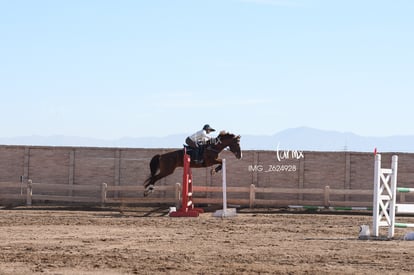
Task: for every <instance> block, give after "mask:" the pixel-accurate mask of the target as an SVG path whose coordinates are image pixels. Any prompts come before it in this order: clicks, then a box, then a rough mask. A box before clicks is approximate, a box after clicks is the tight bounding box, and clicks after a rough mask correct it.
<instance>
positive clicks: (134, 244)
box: [0, 207, 414, 274]
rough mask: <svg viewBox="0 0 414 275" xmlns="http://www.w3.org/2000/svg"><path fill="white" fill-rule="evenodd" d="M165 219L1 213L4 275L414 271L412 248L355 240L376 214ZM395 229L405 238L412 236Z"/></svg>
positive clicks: (112, 212)
mask: <svg viewBox="0 0 414 275" xmlns="http://www.w3.org/2000/svg"><path fill="white" fill-rule="evenodd" d="M167 212H168V211H167V209H152V208H125V207H122V208H121V207H118V208H106V209H102V210H99V209H95V210H94V211H93V210H89V211H81V210H76V209H75V210H74V209H67V208H66V209H64V210H60V209H48V208H45V209H25V208H17V209H13V210H4V209H3V210H0V274H33V273H42V274H375V273H381V274H404V273H407V274H409V273H411V274H413V273H414V263H413V260H412V259H413V258H414V242H410V241H403V240H392V241H378V240H377V241H374V240H369V241H361V240H358V232H359V225H361V224H369V225H370V224H371V217H370V216H369V214H365V215H343V214H341V215H338V214H335V213H322V214H321V213H319V214H318V213H306V214H303V213H297V212H286V211H280V210H263V211H257V210H256V211H251V210H241V211H239V213H238V215H237V217H234V218H227V219H221V218H214V217H212V214H211V213H204V214H202V215H201V216H200V217H198V218H170V217H168V216H167ZM410 220H411V222H414V218H405V221H410ZM396 232H397V236H396V237H397V238H401V237H402V236H403V235H404V233H405V232H407V231H404V230H400V229H398V230H397V231H396ZM384 234H385V232H384Z"/></svg>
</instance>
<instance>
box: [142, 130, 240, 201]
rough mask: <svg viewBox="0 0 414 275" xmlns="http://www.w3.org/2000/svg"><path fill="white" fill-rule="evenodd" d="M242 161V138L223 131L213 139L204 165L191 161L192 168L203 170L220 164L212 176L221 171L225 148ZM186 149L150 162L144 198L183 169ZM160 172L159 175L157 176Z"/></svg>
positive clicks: (206, 153) (204, 155)
mask: <svg viewBox="0 0 414 275" xmlns="http://www.w3.org/2000/svg"><path fill="white" fill-rule="evenodd" d="M227 147H228V148H229V149H230V151H231V152H232V153H233V154H234V155H235V156H236V158H238V159H241V157H242V153H241V149H240V136H236V135H234V134H230V133H228V132H224V131H221V132H220V134H219V135H218V136H217V137H216V138H213V139H212V140H211V141H210V142H209V144H208V145H206V148H205V150H204V152H203V159H204V162H203V163H194V162H193V161H191V163H190V167H194V168H201V167H209V166H212V165H215V164H218V166H217V167H215V168H212V169H211V174H214V173H217V172H219V171H220V170H221V168H222V167H221V164H222V160H221V159H219V158H218V156H219V154H220V152H221V151H223V150H224V149H225V148H227ZM183 158H184V149H182V150H177V151H172V152H169V153H165V154H162V155H155V156H154V157H153V158H152V159H151V162H150V169H151V176H150V177H149V178H148V179H147V180H146V181H145V183H144V186H145V191H144V197H146V196H148V195H149V194H150V193H152V192H153V191H154V184H155V182H156V181H158V180H160V179H162V178H164V177H166V176H168V175H171V174H172V173H173V172H174V170H175V168H177V167H183ZM157 172H158V174H157Z"/></svg>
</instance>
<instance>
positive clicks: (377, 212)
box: [372, 154, 414, 238]
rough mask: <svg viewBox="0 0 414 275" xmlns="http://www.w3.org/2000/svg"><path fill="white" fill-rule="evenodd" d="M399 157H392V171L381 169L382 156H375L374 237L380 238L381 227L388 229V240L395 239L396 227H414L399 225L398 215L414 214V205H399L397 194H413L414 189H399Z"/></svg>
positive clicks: (404, 224)
mask: <svg viewBox="0 0 414 275" xmlns="http://www.w3.org/2000/svg"><path fill="white" fill-rule="evenodd" d="M397 172H398V156H392V163H391V169H385V168H381V155H380V154H377V155H375V169H374V198H373V226H372V235H373V236H375V237H378V236H379V229H380V227H388V238H392V237H394V229H395V227H400V228H408V227H414V224H410V223H397V222H396V221H395V214H396V213H406V214H408V213H411V214H414V204H397V203H396V197H397V192H401V193H411V192H414V188H405V187H399V188H397Z"/></svg>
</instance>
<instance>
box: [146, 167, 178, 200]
mask: <svg viewBox="0 0 414 275" xmlns="http://www.w3.org/2000/svg"><path fill="white" fill-rule="evenodd" d="M170 174H172V172H169V173H168V174H165V173H163V174H161V173H160V174H158V175H155V176H152V177H151V178H150V179H149V181H148V183H147V184H146V185H145V191H144V197H147V196H148V195H149V194H151V193H153V192H154V184H155V182H157V181H158V180H160V179H162V178H164V177H166V176H168V175H170Z"/></svg>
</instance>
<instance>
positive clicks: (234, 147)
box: [216, 131, 242, 159]
mask: <svg viewBox="0 0 414 275" xmlns="http://www.w3.org/2000/svg"><path fill="white" fill-rule="evenodd" d="M240 138H241V137H240V135H238V136H236V135H234V134H231V133H228V132H225V131H221V132H220V134H219V135H218V136H217V137H216V142H217V146H219V147H221V149H224V148H227V147H228V148H229V149H230V152H232V153H233V154H234V155H235V156H236V158H238V159H241V158H242V152H241V148H240Z"/></svg>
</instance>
